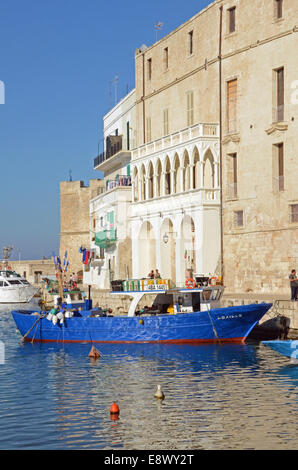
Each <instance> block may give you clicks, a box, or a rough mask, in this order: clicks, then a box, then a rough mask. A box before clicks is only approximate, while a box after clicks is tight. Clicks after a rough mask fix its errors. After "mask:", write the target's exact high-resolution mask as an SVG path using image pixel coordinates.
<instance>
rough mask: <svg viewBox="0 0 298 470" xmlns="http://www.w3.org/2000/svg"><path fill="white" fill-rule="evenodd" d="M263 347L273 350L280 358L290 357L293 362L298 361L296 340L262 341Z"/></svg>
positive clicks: (297, 342)
mask: <svg viewBox="0 0 298 470" xmlns="http://www.w3.org/2000/svg"><path fill="white" fill-rule="evenodd" d="M262 343H263V344H264V345H265V346H268V347H269V348H271V349H273V351H276V352H277V353H279V354H281V355H282V356H286V357H290V358H291V359H293V360H298V341H297V340H295V341H294V340H274V341H262Z"/></svg>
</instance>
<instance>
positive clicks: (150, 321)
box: [12, 304, 271, 343]
mask: <svg viewBox="0 0 298 470" xmlns="http://www.w3.org/2000/svg"><path fill="white" fill-rule="evenodd" d="M270 307H271V304H252V305H245V306H239V307H227V308H218V309H213V310H210V311H209V312H193V313H184V314H176V315H156V316H142V317H99V318H93V317H89V316H87V315H86V313H87V312H82V314H83V316H81V317H77V316H74V317H72V318H69V319H65V320H64V323H63V324H56V325H53V323H52V322H50V321H49V320H47V318H42V319H40V320H38V317H37V316H36V315H32V314H30V312H29V313H28V312H21V311H13V312H12V316H13V318H14V321H15V323H16V325H17V327H18V329H19V331H20V333H21V335H22V336H23V337H24V336H25V337H26V340H28V341H32V340H33V339H34V341H41V342H62V343H70V342H90V343H96V342H98V343H204V342H208V343H212V342H243V341H244V340H245V338H246V337H247V335H248V334H249V333H250V331H251V330H252V329H253V327H254V326H255V325H256V324H257V323H258V322H259V320H260V319H261V318H262V317H263V316H264V315H265V313H266V312H267V310H268V309H269V308H270ZM28 332H29V333H28Z"/></svg>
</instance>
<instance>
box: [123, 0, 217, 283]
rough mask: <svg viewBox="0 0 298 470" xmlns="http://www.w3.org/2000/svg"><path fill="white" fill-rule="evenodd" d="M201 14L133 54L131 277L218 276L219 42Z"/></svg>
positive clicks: (208, 16)
mask: <svg viewBox="0 0 298 470" xmlns="http://www.w3.org/2000/svg"><path fill="white" fill-rule="evenodd" d="M211 25H212V27H213V29H214V27H215V25H216V18H215V16H214V11H213V10H212V8H210V7H208V8H206V9H205V10H203V11H202V12H200V13H199V14H198V15H196V16H195V17H193V18H191V19H190V20H189V21H187V22H186V23H184V24H183V25H182V26H180V27H179V28H177V29H176V30H175V31H173V32H172V33H170V34H169V35H168V36H166V37H165V38H163V39H161V40H160V41H158V42H157V43H156V44H153V45H152V46H151V47H148V48H146V47H145V46H142V47H141V48H140V49H137V50H136V53H135V74H136V77H135V79H136V101H137V144H138V148H137V149H136V150H134V151H133V155H132V165H131V166H132V174H133V202H132V209H131V213H132V233H133V236H134V239H133V274H134V277H140V276H141V277H142V276H146V275H147V274H148V272H149V271H151V269H156V268H157V269H158V270H159V271H160V274H161V275H162V276H163V277H165V278H170V279H171V280H172V281H174V282H175V284H176V285H180V284H183V285H184V282H185V278H186V277H189V273H193V274H198V275H209V274H214V273H217V274H220V264H221V263H220V186H219V160H220V159H219V125H218V113H219V99H218V96H219V87H218V63H217V56H218V37H217V35H216V34H212V35H211V34H210V26H211Z"/></svg>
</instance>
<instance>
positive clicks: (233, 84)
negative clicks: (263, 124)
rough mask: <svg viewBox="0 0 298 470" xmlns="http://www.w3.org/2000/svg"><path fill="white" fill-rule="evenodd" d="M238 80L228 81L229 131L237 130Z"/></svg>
mask: <svg viewBox="0 0 298 470" xmlns="http://www.w3.org/2000/svg"><path fill="white" fill-rule="evenodd" d="M237 100H238V80H237V78H236V79H234V80H230V81H228V82H227V132H228V133H229V134H230V133H234V132H237V104H238V103H237Z"/></svg>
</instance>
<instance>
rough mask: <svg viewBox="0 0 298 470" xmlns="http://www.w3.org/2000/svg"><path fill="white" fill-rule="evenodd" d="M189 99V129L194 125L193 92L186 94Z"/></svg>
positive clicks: (187, 104)
mask: <svg viewBox="0 0 298 470" xmlns="http://www.w3.org/2000/svg"><path fill="white" fill-rule="evenodd" d="M186 99H187V103H186V106H187V127H189V126H192V125H193V123H194V99H193V91H189V92H188V93H186Z"/></svg>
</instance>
